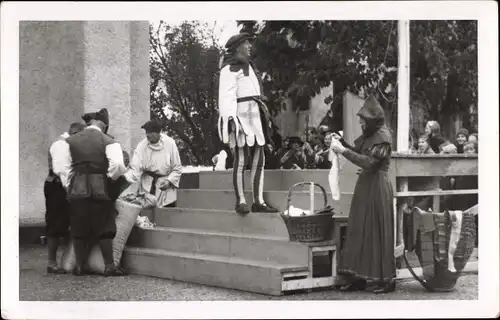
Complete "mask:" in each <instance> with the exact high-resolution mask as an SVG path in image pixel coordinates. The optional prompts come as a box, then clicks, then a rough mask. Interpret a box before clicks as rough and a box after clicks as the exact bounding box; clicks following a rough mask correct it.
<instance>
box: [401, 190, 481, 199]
mask: <svg viewBox="0 0 500 320" xmlns="http://www.w3.org/2000/svg"><path fill="white" fill-rule="evenodd" d="M478 193H479V190H478V189H463V190H429V191H402V192H396V195H395V196H396V197H397V198H404V197H424V196H458V195H462V194H478Z"/></svg>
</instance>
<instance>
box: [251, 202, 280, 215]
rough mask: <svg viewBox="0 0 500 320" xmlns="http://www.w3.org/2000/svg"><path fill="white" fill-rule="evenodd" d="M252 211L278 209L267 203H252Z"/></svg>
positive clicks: (271, 211)
mask: <svg viewBox="0 0 500 320" xmlns="http://www.w3.org/2000/svg"><path fill="white" fill-rule="evenodd" d="M252 212H269V213H274V212H279V211H278V209H276V208H273V207H271V206H270V205H268V204H267V203H265V202H264V203H254V204H252Z"/></svg>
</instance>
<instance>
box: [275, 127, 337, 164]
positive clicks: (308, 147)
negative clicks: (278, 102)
mask: <svg viewBox="0 0 500 320" xmlns="http://www.w3.org/2000/svg"><path fill="white" fill-rule="evenodd" d="M332 133H333V132H332V131H331V130H330V129H329V128H328V126H325V125H322V126H320V127H319V128H317V129H316V128H312V129H310V130H309V131H308V132H307V134H306V135H305V136H306V138H305V139H302V138H300V137H298V136H291V137H287V138H285V139H284V140H283V142H282V144H281V146H280V147H279V148H276V150H268V153H267V155H266V157H267V160H266V169H289V170H301V169H330V168H331V166H332V163H331V155H330V148H329V147H330V143H331V141H332Z"/></svg>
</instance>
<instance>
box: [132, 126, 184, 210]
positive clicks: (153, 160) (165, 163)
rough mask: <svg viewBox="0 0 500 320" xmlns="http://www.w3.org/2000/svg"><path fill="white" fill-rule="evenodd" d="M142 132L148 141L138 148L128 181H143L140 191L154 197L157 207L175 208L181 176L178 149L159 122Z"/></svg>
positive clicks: (133, 157) (143, 141)
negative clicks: (162, 130) (162, 131)
mask: <svg viewBox="0 0 500 320" xmlns="http://www.w3.org/2000/svg"><path fill="white" fill-rule="evenodd" d="M141 128H143V129H144V130H145V131H146V138H144V139H143V140H142V141H141V142H139V144H138V145H137V147H136V149H135V151H134V155H133V156H132V160H131V162H130V168H129V169H128V170H127V172H126V173H125V178H126V179H127V181H128V182H129V183H136V182H138V181H139V180H140V183H139V190H138V191H139V192H147V193H150V194H152V195H154V196H155V197H156V206H157V207H159V208H161V207H175V206H176V201H177V188H179V182H180V179H181V175H182V164H181V159H180V156H179V150H178V149H177V145H176V144H175V141H174V139H172V138H171V137H169V136H167V135H166V134H163V133H161V129H162V126H161V124H160V123H159V121H158V120H156V119H153V120H151V121H148V122H147V123H146V124H144V125H143V126H142V127H141Z"/></svg>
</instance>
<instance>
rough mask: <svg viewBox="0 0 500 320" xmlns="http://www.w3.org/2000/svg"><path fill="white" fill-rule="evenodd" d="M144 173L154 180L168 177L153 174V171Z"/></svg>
mask: <svg viewBox="0 0 500 320" xmlns="http://www.w3.org/2000/svg"><path fill="white" fill-rule="evenodd" d="M144 173H145V174H147V175H148V176H150V177H151V178H153V179H158V178H162V177H166V176H167V175H166V174H159V173H155V172H152V171H144Z"/></svg>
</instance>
